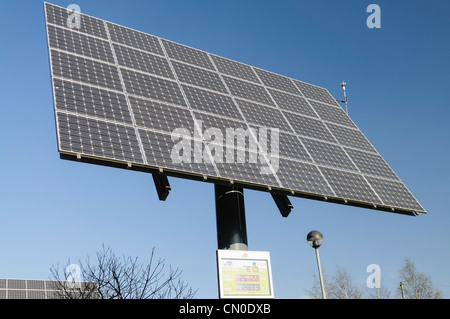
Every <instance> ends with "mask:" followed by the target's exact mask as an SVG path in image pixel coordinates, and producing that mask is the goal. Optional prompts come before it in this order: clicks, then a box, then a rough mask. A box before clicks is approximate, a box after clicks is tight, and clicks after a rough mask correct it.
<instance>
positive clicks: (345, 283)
mask: <svg viewBox="0 0 450 319" xmlns="http://www.w3.org/2000/svg"><path fill="white" fill-rule="evenodd" d="M332 283H333V284H332V285H331V287H330V288H331V289H330V290H331V292H332V293H333V295H334V298H336V299H361V298H362V295H363V294H362V292H361V290H360V289H359V288H358V287H357V286H356V285H355V283H354V282H353V280H352V278H351V276H350V274H349V273H348V272H347V271H346V270H345V269H344V268H343V267H341V266H338V267H337V269H336V271H335V273H334V276H333V278H332Z"/></svg>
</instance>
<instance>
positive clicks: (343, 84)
mask: <svg viewBox="0 0 450 319" xmlns="http://www.w3.org/2000/svg"><path fill="white" fill-rule="evenodd" d="M346 85H347V83H345V82H344V81H342V83H341V88H342V91H344V100H343V101H342V100H338V99H336V101H338V102H341V103H345V113H347V115H348V107H347V94H346V93H345V86H346Z"/></svg>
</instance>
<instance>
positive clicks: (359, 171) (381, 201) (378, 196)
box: [291, 79, 384, 205]
mask: <svg viewBox="0 0 450 319" xmlns="http://www.w3.org/2000/svg"><path fill="white" fill-rule="evenodd" d="M291 81H292V83H293V84H294V86H295V87H296V88H297V90H298V91H299V92H300V93H301V94H303V92H302V91H301V90H300V89H299V87H298V86H296V85H295V83H294V80H292V79H291ZM305 99H306V101H307V102H308V104H309V106H310V107H311V108H312V109H313V111H314V113H316V115H317V116H318V118H319V119H322V118H321V117H320V116H319V114H318V113H317V111H316V109H315V108H314V107H313V106H312V105H311V103H310V102H309V100H308V99H307V98H306V97H305ZM322 122H324V121H323V120H322ZM324 126H325V127H326V128H327V130H328V132H329V133H330V134H331V136H333V138H334V140H335V141H336V143H337V144H338V145H339V141H338V140H337V138H336V136H334V134H333V132H332V131H331V130H330V128H329V127H328V125H326V123H324ZM339 147H340V148H341V149H342V150H343V151H344V153H345V155H346V156H347V157H348V158H349V159H350V161H351V162H352V164H353V166H355V168H356V169H357V170H358V173H359V174H360V175H361V176H362V178H363V179H364V181H365V182H366V184H367V185H369V187H370V189H371V190H372V191H373V193H374V194H375V195H376V196H377V198H378V200H379V201H380V203H382V204H383V205H384V202H383V200H382V199H381V197H380V195H378V193H377V192H376V191H375V189H374V188H373V187H372V185H371V184H370V183H369V181H368V180H367V179H366V177H365V176H364V174H363V173H362V172H361V170H360V169H359V167H358V166H357V165H356V164H355V162H354V161H353V159H352V158H351V157H350V156H349V155H348V153H347V151H346V150H345V148H344V147H342V146H341V145H339Z"/></svg>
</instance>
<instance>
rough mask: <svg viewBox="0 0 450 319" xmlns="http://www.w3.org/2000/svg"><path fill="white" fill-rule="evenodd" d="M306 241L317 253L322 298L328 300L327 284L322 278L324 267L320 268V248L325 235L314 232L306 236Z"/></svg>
mask: <svg viewBox="0 0 450 319" xmlns="http://www.w3.org/2000/svg"><path fill="white" fill-rule="evenodd" d="M306 240H307V241H308V244H309V245H310V246H311V247H312V248H314V250H315V251H316V259H317V268H319V278H320V287H321V288H322V297H323V299H327V295H326V293H325V284H324V282H323V276H322V267H321V266H320V258H319V247H320V245H322V243H323V235H322V234H321V233H320V232H319V231H317V230H313V231H310V232H309V233H308V235H306Z"/></svg>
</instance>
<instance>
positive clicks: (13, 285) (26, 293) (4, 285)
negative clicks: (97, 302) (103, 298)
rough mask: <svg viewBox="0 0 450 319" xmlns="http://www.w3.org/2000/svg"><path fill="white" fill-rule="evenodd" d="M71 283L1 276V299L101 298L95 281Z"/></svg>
mask: <svg viewBox="0 0 450 319" xmlns="http://www.w3.org/2000/svg"><path fill="white" fill-rule="evenodd" d="M71 284H72V283H69V282H67V281H55V280H33V279H6V278H1V279H0V299H68V298H70V299H98V298H99V295H98V291H97V285H96V284H95V283H93V282H79V285H78V286H71ZM72 285H73V284H72Z"/></svg>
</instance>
